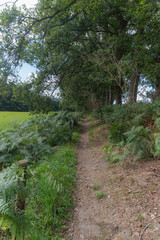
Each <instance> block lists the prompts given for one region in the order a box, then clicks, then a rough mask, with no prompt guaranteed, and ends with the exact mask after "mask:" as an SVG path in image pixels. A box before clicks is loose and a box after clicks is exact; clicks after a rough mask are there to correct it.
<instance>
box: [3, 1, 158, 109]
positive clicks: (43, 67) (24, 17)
mask: <svg viewBox="0 0 160 240" xmlns="http://www.w3.org/2000/svg"><path fill="white" fill-rule="evenodd" d="M159 6H160V3H159V1H154V2H153V1H151V0H132V1H131V0H115V1H111V0H98V1H97V0H88V1H84V0H78V1H77V0H67V1H64V0H63V1H61V0H56V1H51V0H39V1H38V4H37V6H36V8H35V9H31V10H28V9H26V8H25V7H24V6H23V7H22V8H21V9H19V8H17V7H16V4H13V5H10V6H6V8H4V9H3V11H1V13H0V32H1V47H0V62H1V63H0V64H1V72H0V74H1V75H0V76H1V79H2V80H3V81H6V80H7V78H8V77H9V76H11V75H13V73H14V67H15V66H18V65H19V64H21V63H23V62H24V61H25V62H27V63H30V64H32V65H33V66H35V67H36V68H37V74H36V75H35V76H32V77H31V83H32V90H34V92H36V93H38V94H42V93H44V92H45V91H46V90H47V91H48V92H49V93H53V92H54V90H55V89H56V88H58V87H59V88H60V93H61V97H62V105H63V107H64V108H71V109H78V110H82V109H83V110H92V109H94V108H96V107H97V106H101V105H104V104H112V103H113V102H114V101H115V102H116V103H117V104H121V103H122V101H125V102H129V103H134V102H136V100H137V93H138V87H140V88H141V89H144V87H146V88H145V90H144V92H145V94H144V95H148V96H149V95H150V97H151V98H152V99H157V98H158V97H159V95H160V84H159V82H160V81H159V75H160V74H159V73H160V61H159V59H160V58H159V47H160V46H159V37H160V31H159V19H160V18H159ZM4 63H5V65H4ZM7 74H8V75H7ZM150 87H151V88H150ZM144 95H143V96H142V98H143V99H144V97H145V96H144Z"/></svg>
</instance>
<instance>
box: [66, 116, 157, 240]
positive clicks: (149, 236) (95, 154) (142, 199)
mask: <svg viewBox="0 0 160 240" xmlns="http://www.w3.org/2000/svg"><path fill="white" fill-rule="evenodd" d="M95 124H96V122H95ZM82 127H83V132H82V134H81V138H80V142H79V144H78V147H77V154H78V162H77V172H78V179H77V189H76V191H75V192H74V198H75V208H74V210H73V219H72V222H71V223H69V226H68V230H67V232H66V234H65V239H67V240H160V218H159V219H158V218H157V217H158V216H159V215H160V193H159V187H158V185H159V183H160V171H159V170H160V163H158V164H157V162H154V161H152V163H151V162H139V163H133V162H127V163H125V164H121V165H117V164H110V163H109V162H107V161H106V159H105V156H104V154H103V153H102V148H103V146H104V145H105V144H106V142H107V140H106V137H105V135H106V134H107V133H106V126H104V125H101V126H100V125H99V126H98V124H97V126H96V127H95V128H94V130H93V131H94V133H93V136H92V137H91V138H89V136H88V130H89V128H90V124H89V123H88V122H87V121H86V120H85V121H84V122H83V125H82ZM150 221H151V223H152V228H151V227H147V228H146V229H145V227H146V226H147V224H148V223H150Z"/></svg>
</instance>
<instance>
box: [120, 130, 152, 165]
mask: <svg viewBox="0 0 160 240" xmlns="http://www.w3.org/2000/svg"><path fill="white" fill-rule="evenodd" d="M149 133H150V130H149V129H148V128H144V127H143V126H139V127H135V126H133V127H132V129H131V130H130V131H128V132H126V133H124V135H125V137H126V143H127V146H126V147H127V148H129V149H130V150H131V152H132V154H133V155H135V157H134V161H138V160H140V159H144V158H153V151H154V149H153V144H152V139H151V138H150V136H149Z"/></svg>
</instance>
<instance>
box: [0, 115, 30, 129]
mask: <svg viewBox="0 0 160 240" xmlns="http://www.w3.org/2000/svg"><path fill="white" fill-rule="evenodd" d="M31 117H32V116H31V115H30V113H29V112H0V128H7V127H9V125H10V124H11V123H12V121H13V120H18V121H25V120H27V119H29V118H31Z"/></svg>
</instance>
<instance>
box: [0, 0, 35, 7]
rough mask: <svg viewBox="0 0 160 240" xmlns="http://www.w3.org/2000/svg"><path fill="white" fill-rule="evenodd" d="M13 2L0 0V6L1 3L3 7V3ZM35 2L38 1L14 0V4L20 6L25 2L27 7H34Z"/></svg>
mask: <svg viewBox="0 0 160 240" xmlns="http://www.w3.org/2000/svg"><path fill="white" fill-rule="evenodd" d="M14 2H15V0H0V6H1V5H3V6H2V7H1V9H2V8H3V7H5V3H8V4H9V5H11V4H12V3H14ZM37 3H38V0H18V1H17V2H16V5H17V6H18V7H20V6H22V5H24V4H25V5H26V7H27V8H34V7H35V5H36V4H37Z"/></svg>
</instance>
